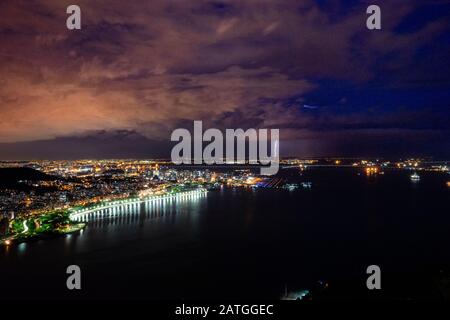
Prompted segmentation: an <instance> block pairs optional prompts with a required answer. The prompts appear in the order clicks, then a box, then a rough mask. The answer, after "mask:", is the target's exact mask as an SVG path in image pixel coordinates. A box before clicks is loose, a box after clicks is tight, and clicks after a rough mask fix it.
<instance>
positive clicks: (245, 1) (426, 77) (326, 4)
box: [0, 0, 450, 159]
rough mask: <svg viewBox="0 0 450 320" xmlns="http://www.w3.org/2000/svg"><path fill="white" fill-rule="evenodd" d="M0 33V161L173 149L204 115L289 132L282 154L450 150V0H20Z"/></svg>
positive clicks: (9, 1)
mask: <svg viewBox="0 0 450 320" xmlns="http://www.w3.org/2000/svg"><path fill="white" fill-rule="evenodd" d="M70 4H77V5H79V6H80V7H81V12H82V29H81V30H72V31H71V30H68V29H67V28H66V18H67V17H68V15H67V14H66V7H67V6H68V5H70ZM369 4H378V5H380V7H381V10H382V30H374V31H371V30H368V29H367V28H366V19H367V17H368V15H367V14H366V8H367V6H368V5H369ZM0 44H1V45H0V159H38V158H40V159H74V158H151V157H168V156H169V155H170V148H171V146H172V145H173V143H171V142H170V134H171V132H172V130H173V129H175V128H191V127H192V123H193V120H203V121H204V127H215V128H220V129H225V128H244V129H246V128H279V129H280V134H281V139H282V140H281V142H280V154H281V156H284V157H287V156H299V157H319V156H377V157H409V156H434V157H436V158H449V157H450V90H449V89H450V1H439V0H436V1H433V0H427V1H423V0H418V1H414V0H412V1H406V0H399V1H395V0H394V1H390V0H384V1H378V2H376V1H349V0H345V1H344V0H341V1H339V0H329V1H326V0H316V1H313V0H305V1H300V0H277V1H275V0H274V1H265V0H239V1H200V0H198V1H187V0H186V1H169V0H152V1H135V0H127V1H124V0H120V1H92V0H87V1H82V0H77V1H72V0H71V1H64V0H42V1H41V0H36V1H21V0H6V1H1V2H0Z"/></svg>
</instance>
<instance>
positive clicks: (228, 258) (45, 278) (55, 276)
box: [0, 169, 450, 299]
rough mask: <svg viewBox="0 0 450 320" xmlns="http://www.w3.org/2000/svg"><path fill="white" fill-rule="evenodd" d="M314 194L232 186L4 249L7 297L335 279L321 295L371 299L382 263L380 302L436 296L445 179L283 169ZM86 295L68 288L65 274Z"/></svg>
mask: <svg viewBox="0 0 450 320" xmlns="http://www.w3.org/2000/svg"><path fill="white" fill-rule="evenodd" d="M281 175H283V176H285V177H287V178H289V179H290V180H291V181H311V182H312V184H313V187H312V189H311V190H303V189H301V190H297V191H293V192H289V191H286V190H281V189H257V190H252V189H232V188H229V189H228V188H226V189H222V190H220V191H211V192H209V193H208V194H207V196H204V197H199V198H196V199H191V200H183V201H178V200H177V201H170V202H166V203H163V204H160V205H154V206H153V207H151V208H150V209H148V210H147V211H146V210H144V207H141V211H140V212H139V213H135V214H133V215H130V216H129V217H127V218H126V219H124V218H123V217H122V218H111V219H103V220H98V221H94V222H91V223H89V225H88V227H87V228H86V229H85V230H84V231H83V232H82V233H80V234H74V235H71V236H67V237H63V238H57V239H52V240H45V241H38V242H33V243H26V244H20V245H18V246H12V247H8V248H6V247H2V248H1V249H0V250H1V251H0V272H1V290H0V297H2V298H67V297H77V298H144V299H182V298H186V299H188V298H206V299H221V298H255V299H257V298H266V299H277V298H279V297H280V296H281V295H282V294H283V292H284V288H285V285H287V286H288V288H289V289H292V290H295V289H310V288H313V287H314V286H315V285H316V284H317V282H318V281H323V282H326V283H328V285H329V286H328V290H327V291H326V292H325V293H324V294H323V297H324V298H332V299H334V298H362V299H364V298H367V297H370V298H372V297H374V296H373V293H370V294H369V293H368V290H367V289H366V284H365V283H366V278H367V275H366V268H367V266H369V265H371V264H376V265H379V266H380V267H381V271H382V290H381V292H378V293H377V295H376V297H380V298H389V299H390V298H395V299H397V298H401V299H403V298H433V299H434V298H441V297H442V291H441V281H442V275H443V274H445V272H448V268H449V266H450V250H449V244H450V232H449V231H450V210H449V209H450V208H449V201H448V200H449V192H450V188H448V187H446V185H445V182H446V180H447V179H448V175H446V174H443V173H421V180H420V182H418V183H412V182H411V181H410V178H409V175H410V173H408V172H395V171H394V172H386V174H385V175H379V176H376V177H367V176H365V174H364V173H362V172H361V173H360V174H359V175H358V170H357V169H312V170H309V171H306V172H304V173H303V174H302V175H301V174H300V173H299V171H297V170H296V169H287V170H283V171H282V172H281ZM70 264H77V265H79V266H80V267H81V269H82V290H81V291H79V292H73V291H69V290H67V289H66V273H65V270H66V267H67V266H68V265H70Z"/></svg>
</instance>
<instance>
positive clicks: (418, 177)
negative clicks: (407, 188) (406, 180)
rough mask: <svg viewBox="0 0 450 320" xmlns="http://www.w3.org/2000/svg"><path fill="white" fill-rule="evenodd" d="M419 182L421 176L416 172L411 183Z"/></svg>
mask: <svg viewBox="0 0 450 320" xmlns="http://www.w3.org/2000/svg"><path fill="white" fill-rule="evenodd" d="M419 180H420V176H419V175H418V174H417V173H416V172H414V173H413V174H412V175H411V181H413V182H416V181H419Z"/></svg>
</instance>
